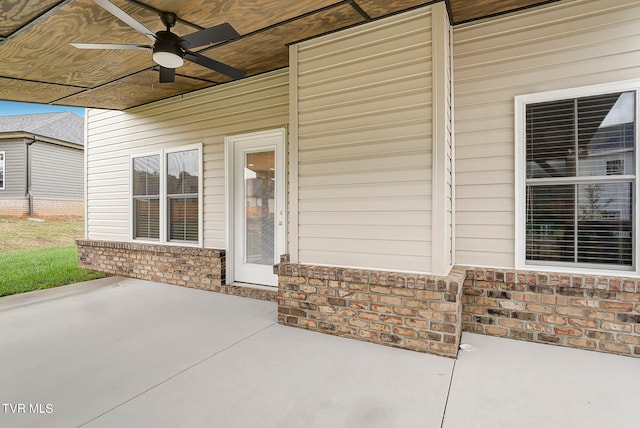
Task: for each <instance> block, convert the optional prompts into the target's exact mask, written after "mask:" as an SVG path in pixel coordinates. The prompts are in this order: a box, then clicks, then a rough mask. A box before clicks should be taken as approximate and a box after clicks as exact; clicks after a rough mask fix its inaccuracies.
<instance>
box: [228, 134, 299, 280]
mask: <svg viewBox="0 0 640 428" xmlns="http://www.w3.org/2000/svg"><path fill="white" fill-rule="evenodd" d="M286 135H287V132H286V129H285V128H277V129H271V130H266V131H258V132H251V133H247V134H239V135H232V136H228V137H225V139H224V157H225V193H226V198H225V223H226V227H225V248H226V255H225V258H226V275H225V276H226V283H227V284H232V283H234V282H235V250H236V242H235V228H236V223H237V218H236V213H235V202H236V199H235V181H234V180H235V178H234V177H235V172H236V171H235V169H236V161H237V160H236V159H235V145H236V143H238V142H246V141H250V140H259V139H267V138H273V137H276V138H278V144H277V145H276V148H275V168H276V189H275V192H276V230H277V232H276V254H275V257H276V258H278V257H279V256H280V255H281V254H284V253H286V243H287V205H286V194H287V193H286V192H287V182H286V178H287V174H286V165H287V161H286V149H285V148H286ZM260 146H261V144H260V143H259V142H256V148H259V147H260ZM274 263H276V262H275V261H274ZM271 285H272V286H277V277H276V276H275V274H274V282H273V283H272V284H271Z"/></svg>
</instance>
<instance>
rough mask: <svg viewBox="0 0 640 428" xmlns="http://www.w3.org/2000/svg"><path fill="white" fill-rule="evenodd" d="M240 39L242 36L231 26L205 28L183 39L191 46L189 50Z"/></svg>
mask: <svg viewBox="0 0 640 428" xmlns="http://www.w3.org/2000/svg"><path fill="white" fill-rule="evenodd" d="M238 37H240V34H238V32H237V31H236V30H235V29H234V28H233V27H232V26H231V24H229V23H228V22H225V23H224V24H220V25H216V26H215V27H211V28H205V29H204V30H200V31H196V32H195V33H191V34H188V35H186V36H184V37H182V40H184V41H186V42H187V43H188V44H189V45H188V48H197V47H199V46H204V45H210V44H212V43H218V42H223V41H225V40H229V39H235V38H238Z"/></svg>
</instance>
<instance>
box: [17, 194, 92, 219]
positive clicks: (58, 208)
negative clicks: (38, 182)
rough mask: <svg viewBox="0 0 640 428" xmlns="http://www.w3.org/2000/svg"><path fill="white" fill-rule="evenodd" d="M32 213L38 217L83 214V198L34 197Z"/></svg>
mask: <svg viewBox="0 0 640 428" xmlns="http://www.w3.org/2000/svg"><path fill="white" fill-rule="evenodd" d="M27 207H28V205H27ZM27 211H28V208H27ZM27 213H28V212H25V214H27ZM33 215H34V216H38V217H67V216H84V200H82V199H80V200H78V199H54V198H39V197H34V198H33Z"/></svg>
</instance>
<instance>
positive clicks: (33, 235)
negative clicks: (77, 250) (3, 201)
mask: <svg viewBox="0 0 640 428" xmlns="http://www.w3.org/2000/svg"><path fill="white" fill-rule="evenodd" d="M83 237H84V219H83V218H78V217H67V218H60V219H56V218H50V219H44V221H33V220H29V219H26V218H14V217H0V254H9V253H18V252H22V251H29V250H35V249H38V248H51V247H68V246H71V245H74V244H75V240H76V239H81V238H83Z"/></svg>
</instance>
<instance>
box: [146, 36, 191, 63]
mask: <svg viewBox="0 0 640 428" xmlns="http://www.w3.org/2000/svg"><path fill="white" fill-rule="evenodd" d="M157 37H158V40H157V41H156V43H155V45H154V46H153V60H154V61H155V63H156V64H158V65H161V66H163V67H167V68H178V67H182V64H184V59H183V57H184V51H183V50H182V49H181V48H180V47H179V46H178V45H177V43H178V42H179V41H180V38H179V37H178V36H176V35H175V34H173V33H171V32H169V31H158V33H157Z"/></svg>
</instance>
